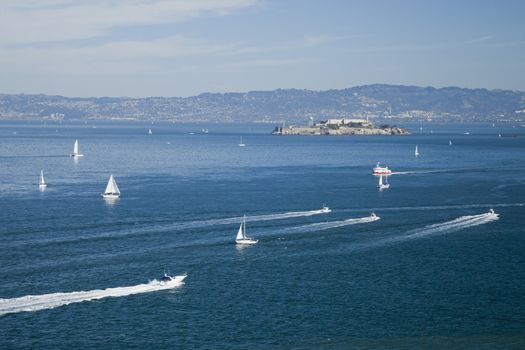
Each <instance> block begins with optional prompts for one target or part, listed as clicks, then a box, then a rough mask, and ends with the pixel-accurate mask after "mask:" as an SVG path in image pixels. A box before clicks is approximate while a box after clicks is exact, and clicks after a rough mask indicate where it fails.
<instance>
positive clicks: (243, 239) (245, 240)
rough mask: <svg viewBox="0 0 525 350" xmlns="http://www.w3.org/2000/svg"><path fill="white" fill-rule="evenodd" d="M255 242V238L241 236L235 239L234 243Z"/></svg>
mask: <svg viewBox="0 0 525 350" xmlns="http://www.w3.org/2000/svg"><path fill="white" fill-rule="evenodd" d="M257 242H259V241H258V240H256V239H252V238H241V239H236V240H235V243H237V244H255V243H257Z"/></svg>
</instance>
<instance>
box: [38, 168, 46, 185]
mask: <svg viewBox="0 0 525 350" xmlns="http://www.w3.org/2000/svg"><path fill="white" fill-rule="evenodd" d="M38 187H39V188H40V189H41V190H42V189H44V188H46V187H47V184H46V181H45V180H44V170H40V181H39V182H38Z"/></svg>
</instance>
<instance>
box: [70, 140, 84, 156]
mask: <svg viewBox="0 0 525 350" xmlns="http://www.w3.org/2000/svg"><path fill="white" fill-rule="evenodd" d="M83 156H84V155H83V154H81V153H80V152H79V151H78V140H75V145H74V146H73V154H72V155H71V157H83Z"/></svg>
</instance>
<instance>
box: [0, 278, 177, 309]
mask: <svg viewBox="0 0 525 350" xmlns="http://www.w3.org/2000/svg"><path fill="white" fill-rule="evenodd" d="M185 277H186V276H184V275H183V276H176V277H175V279H174V281H171V282H160V281H157V280H153V281H150V282H149V283H144V284H138V285H136V286H128V287H115V288H107V289H95V290H90V291H80V292H70V293H52V294H42V295H26V296H23V297H18V298H11V299H0V316H2V315H6V314H12V313H18V312H24V311H38V310H45V309H53V308H55V307H58V306H63V305H68V304H72V303H80V302H83V301H89V300H98V299H103V298H108V297H124V296H128V295H133V294H143V293H150V292H156V291H159V290H166V289H173V288H176V287H178V286H181V285H183V284H184V282H183V281H184V278H185Z"/></svg>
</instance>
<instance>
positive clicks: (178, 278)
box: [159, 275, 188, 287]
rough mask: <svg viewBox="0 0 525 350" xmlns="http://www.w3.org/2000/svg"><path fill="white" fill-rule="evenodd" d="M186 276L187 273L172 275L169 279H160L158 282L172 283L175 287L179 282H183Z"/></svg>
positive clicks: (164, 284) (167, 284)
mask: <svg viewBox="0 0 525 350" xmlns="http://www.w3.org/2000/svg"><path fill="white" fill-rule="evenodd" d="M186 277H188V275H179V276H175V277H173V279H172V280H171V281H160V282H159V283H160V284H161V285H163V286H170V285H173V286H174V287H175V286H178V285H179V284H180V283H181V282H183V281H184V279H185V278H186Z"/></svg>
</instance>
